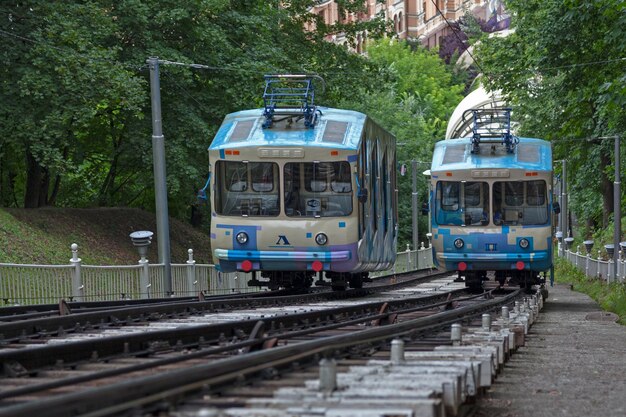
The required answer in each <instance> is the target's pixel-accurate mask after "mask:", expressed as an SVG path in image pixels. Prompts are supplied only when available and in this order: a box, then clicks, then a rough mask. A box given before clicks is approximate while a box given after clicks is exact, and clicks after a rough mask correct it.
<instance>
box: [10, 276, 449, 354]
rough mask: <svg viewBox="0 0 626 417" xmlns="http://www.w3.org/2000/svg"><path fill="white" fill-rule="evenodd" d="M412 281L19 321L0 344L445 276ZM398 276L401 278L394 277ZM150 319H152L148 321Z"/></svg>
mask: <svg viewBox="0 0 626 417" xmlns="http://www.w3.org/2000/svg"><path fill="white" fill-rule="evenodd" d="M412 274H414V275H415V277H414V278H411V279H407V280H405V281H403V282H398V283H395V284H390V285H382V286H368V287H366V288H363V289H359V290H349V291H340V292H331V291H327V292H311V293H304V294H297V295H282V296H278V297H271V296H268V297H254V298H253V299H252V301H251V300H250V298H245V297H239V298H236V299H227V300H221V299H220V300H208V301H194V302H179V303H166V304H157V305H140V306H130V307H121V308H115V309H108V310H104V311H94V312H85V313H77V314H69V315H65V316H54V317H45V318H33V319H26V320H20V321H11V322H1V321H0V344H2V343H4V344H6V343H11V342H19V341H20V340H23V339H26V338H28V337H40V336H49V335H56V334H58V333H59V332H61V333H70V332H74V331H80V330H81V327H83V326H88V327H91V328H93V327H106V326H110V325H116V326H119V325H121V324H124V323H125V322H127V321H133V320H134V321H139V320H149V319H151V320H155V319H156V318H157V317H158V316H175V315H181V314H184V315H192V314H202V313H205V312H211V311H215V310H217V309H235V308H243V307H245V308H247V307H250V306H262V305H268V304H269V303H275V304H278V303H279V302H281V303H282V304H287V303H295V302H297V301H298V300H301V302H304V301H307V302H309V301H314V300H319V299H336V298H339V297H341V298H350V297H359V296H363V295H366V294H371V293H374V292H378V291H384V290H385V289H389V288H397V287H398V286H403V285H409V284H410V283H412V282H417V281H422V280H429V279H434V278H437V277H440V276H445V275H448V274H449V273H446V272H436V273H431V272H430V270H423V271H417V274H415V271H413V272H412V273H408V274H405V275H406V276H410V275H412ZM398 276H401V274H398ZM150 316H152V317H150Z"/></svg>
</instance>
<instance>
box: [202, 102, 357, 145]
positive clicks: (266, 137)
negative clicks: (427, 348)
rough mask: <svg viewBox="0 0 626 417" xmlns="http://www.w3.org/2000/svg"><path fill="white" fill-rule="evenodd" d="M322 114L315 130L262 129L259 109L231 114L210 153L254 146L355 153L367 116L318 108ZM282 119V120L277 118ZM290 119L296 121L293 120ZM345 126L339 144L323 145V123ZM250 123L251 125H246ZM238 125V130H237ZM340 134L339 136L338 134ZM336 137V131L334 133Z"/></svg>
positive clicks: (290, 126)
mask: <svg viewBox="0 0 626 417" xmlns="http://www.w3.org/2000/svg"><path fill="white" fill-rule="evenodd" d="M318 109H319V110H320V111H321V112H322V114H321V115H320V116H319V117H318V120H317V123H316V124H315V127H314V128H312V129H310V128H306V127H304V124H303V123H302V122H296V123H292V124H287V122H286V121H281V122H274V125H273V126H272V127H271V128H269V129H263V127H262V125H263V122H264V121H265V117H264V116H263V109H253V110H243V111H239V112H235V113H231V114H229V115H227V116H226V117H225V118H224V121H223V122H222V125H221V126H220V128H219V130H218V131H217V133H216V135H215V137H214V138H213V141H212V142H211V145H210V146H209V149H210V150H216V149H224V148H230V149H234V148H241V147H256V146H315V147H329V148H335V149H355V150H356V149H358V147H359V143H360V140H361V136H362V133H363V128H364V126H365V122H366V120H367V116H365V115H364V114H363V113H359V112H356V111H352V110H341V109H334V108H330V107H318ZM281 117H284V116H281ZM293 119H296V117H295V116H294V117H293ZM330 121H335V122H343V123H346V124H347V128H346V130H345V133H343V136H344V137H343V140H333V141H324V140H323V135H324V130H325V129H326V125H327V122H330ZM250 122H252V123H250ZM238 125H239V128H238V127H237V126H238ZM340 134H341V133H340ZM334 135H335V137H336V135H337V131H336V129H335V130H334Z"/></svg>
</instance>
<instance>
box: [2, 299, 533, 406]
mask: <svg viewBox="0 0 626 417" xmlns="http://www.w3.org/2000/svg"><path fill="white" fill-rule="evenodd" d="M520 292H521V290H517V291H515V292H513V293H511V294H509V295H507V296H504V297H501V298H497V299H490V300H486V301H485V302H483V303H481V304H478V305H471V306H466V307H460V308H458V309H454V310H448V311H444V312H441V313H437V314H434V315H432V316H428V317H421V318H416V319H411V320H407V321H403V322H400V323H397V324H389V325H387V326H384V327H375V328H369V329H365V330H359V331H355V332H350V333H348V334H343V335H336V336H328V337H324V338H322V339H316V340H312V341H306V342H299V343H295V344H292V345H287V346H280V347H275V348H272V349H267V350H262V351H256V352H251V353H248V354H245V355H241V356H238V357H233V358H227V359H222V360H218V361H216V362H213V363H210V364H206V365H199V366H198V365H196V366H194V367H191V368H187V369H177V370H172V371H168V372H164V373H161V374H158V375H151V376H146V377H141V378H137V379H134V380H130V381H124V382H119V383H117V384H115V385H110V386H105V387H98V388H90V389H87V390H85V391H81V392H74V393H69V394H62V395H59V396H56V397H53V398H46V399H40V400H38V401H33V402H28V403H23V404H17V405H13V406H7V407H5V408H3V409H0V417H5V416H6V417H9V416H23V415H36V414H41V413H43V414H45V415H47V416H49V417H56V416H59V417H61V416H63V417H65V416H79V415H80V416H89V417H99V416H107V415H112V414H117V413H120V412H122V411H126V410H129V409H133V408H135V407H138V406H145V405H146V404H151V403H154V402H162V401H164V400H165V401H170V400H176V399H178V398H179V397H180V396H182V395H183V394H188V393H190V392H193V391H197V390H199V389H202V388H206V387H211V388H214V389H215V388H216V387H217V386H219V385H221V384H225V383H228V382H230V381H233V380H237V379H240V378H241V377H242V376H244V375H245V376H249V375H254V374H256V373H258V372H260V371H263V370H265V369H269V368H280V367H283V366H287V365H289V364H292V363H293V362H295V361H302V360H309V361H310V360H311V359H312V358H315V357H319V356H328V355H332V354H333V353H334V352H335V351H337V350H345V349H347V348H350V347H354V346H361V345H368V344H372V343H381V342H385V341H388V340H389V339H391V338H394V337H402V336H403V337H411V338H416V337H419V336H423V335H425V334H427V333H429V332H435V331H437V330H442V329H443V328H445V327H446V326H449V325H450V324H452V323H455V322H458V321H462V320H467V319H468V318H471V317H475V316H477V315H479V314H482V313H483V312H485V311H490V310H493V309H495V308H497V307H499V306H501V305H504V304H508V303H510V302H511V300H513V299H514V298H516V297H517V296H518V295H519V294H520Z"/></svg>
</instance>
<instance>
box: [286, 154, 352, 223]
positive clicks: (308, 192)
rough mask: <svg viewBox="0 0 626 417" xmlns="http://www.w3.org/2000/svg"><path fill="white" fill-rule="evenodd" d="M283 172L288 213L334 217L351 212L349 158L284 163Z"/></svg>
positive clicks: (293, 215) (297, 215) (289, 214)
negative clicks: (341, 160) (338, 160)
mask: <svg viewBox="0 0 626 417" xmlns="http://www.w3.org/2000/svg"><path fill="white" fill-rule="evenodd" d="M284 174H285V183H284V199H285V214H286V215H287V216H290V217H333V216H348V215H350V214H351V213H352V181H351V177H350V164H349V163H348V162H297V163H287V164H285V171H284Z"/></svg>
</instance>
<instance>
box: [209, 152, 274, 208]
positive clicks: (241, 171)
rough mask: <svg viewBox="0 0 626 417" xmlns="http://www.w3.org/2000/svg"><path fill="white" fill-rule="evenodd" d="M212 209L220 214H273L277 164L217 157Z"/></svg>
mask: <svg viewBox="0 0 626 417" xmlns="http://www.w3.org/2000/svg"><path fill="white" fill-rule="evenodd" d="M216 172H217V174H216V189H215V195H216V199H215V210H216V212H217V213H218V214H221V215H224V216H277V215H278V213H279V205H278V201H279V192H278V188H279V187H278V165H277V164H275V163H272V162H248V163H244V162H237V161H218V162H217V164H216Z"/></svg>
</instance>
